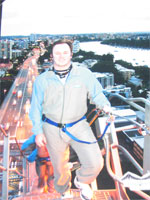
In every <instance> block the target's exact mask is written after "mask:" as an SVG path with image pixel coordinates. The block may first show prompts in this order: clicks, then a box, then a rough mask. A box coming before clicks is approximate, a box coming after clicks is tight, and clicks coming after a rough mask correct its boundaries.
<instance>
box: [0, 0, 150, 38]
mask: <svg viewBox="0 0 150 200" xmlns="http://www.w3.org/2000/svg"><path fill="white" fill-rule="evenodd" d="M106 32H109V33H114V32H150V0H5V1H4V3H3V12H2V33H1V35H2V36H8V35H10V36H11V35H30V34H76V33H78V34H80V33H106Z"/></svg>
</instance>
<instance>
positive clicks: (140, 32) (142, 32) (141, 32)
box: [1, 31, 150, 38]
mask: <svg viewBox="0 0 150 200" xmlns="http://www.w3.org/2000/svg"><path fill="white" fill-rule="evenodd" d="M149 33H150V31H137V32H102V33H68V34H50V33H43V34H41V33H30V34H29V35H24V34H23V35H2V36H1V38H2V37H23V36H25V37H29V36H30V35H32V34H33V35H51V36H56V35H88V34H89V35H90V34H92V35H94V34H95V35H97V34H99V35H101V34H149Z"/></svg>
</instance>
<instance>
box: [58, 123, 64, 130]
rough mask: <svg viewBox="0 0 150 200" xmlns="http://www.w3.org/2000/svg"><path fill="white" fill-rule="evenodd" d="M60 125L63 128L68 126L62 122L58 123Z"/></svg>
mask: <svg viewBox="0 0 150 200" xmlns="http://www.w3.org/2000/svg"><path fill="white" fill-rule="evenodd" d="M58 127H59V128H62V129H63V128H65V127H66V124H61V123H58Z"/></svg>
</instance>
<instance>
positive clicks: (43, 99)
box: [30, 39, 110, 200]
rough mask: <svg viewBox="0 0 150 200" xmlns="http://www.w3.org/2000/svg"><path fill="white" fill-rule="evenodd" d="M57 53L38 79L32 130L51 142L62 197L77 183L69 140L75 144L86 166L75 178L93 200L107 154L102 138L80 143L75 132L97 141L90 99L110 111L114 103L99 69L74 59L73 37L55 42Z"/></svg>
mask: <svg viewBox="0 0 150 200" xmlns="http://www.w3.org/2000/svg"><path fill="white" fill-rule="evenodd" d="M52 58H53V69H52V70H51V71H47V72H44V73H42V74H41V75H39V76H38V77H37V79H36V80H35V82H34V87H33V94H32V102H31V110H30V119H31V120H32V123H33V129H32V131H33V133H34V134H36V139H35V141H36V144H37V145H38V146H39V147H40V146H43V145H45V144H47V149H48V151H49V153H50V155H51V160H52V164H53V167H54V185H55V189H56V190H57V191H58V192H59V193H60V194H61V197H62V199H64V198H68V196H67V195H68V192H69V189H70V187H71V184H70V182H71V173H70V171H69V168H68V166H67V163H68V160H69V150H68V149H69V145H70V146H71V147H72V148H73V149H74V151H75V152H76V154H77V156H78V158H79V161H80V164H81V168H80V169H78V170H76V177H75V180H74V183H75V185H76V187H77V188H79V189H80V191H81V192H80V196H81V198H82V199H86V200H89V199H92V196H93V192H92V190H91V188H90V186H89V184H90V183H91V182H92V181H94V179H95V178H96V177H97V175H98V174H99V173H100V171H101V169H102V168H103V157H102V155H101V151H100V149H99V145H98V144H97V143H93V144H86V143H80V142H77V141H76V140H74V139H72V137H75V138H77V139H79V140H83V141H88V142H92V141H95V140H96V139H95V137H94V134H93V132H92V130H91V128H90V126H89V124H88V122H87V121H86V119H85V117H84V115H85V114H86V112H87V109H88V106H87V100H89V101H90V103H92V104H94V105H96V107H97V108H98V109H103V110H104V111H109V108H110V103H109V102H108V100H107V99H106V97H105V96H104V94H103V89H102V87H101V85H100V83H99V82H98V81H97V79H96V78H95V77H94V75H93V73H92V72H91V71H90V70H88V69H87V68H84V67H78V66H76V65H75V64H74V63H72V62H71V58H72V43H71V42H70V41H68V40H65V39H63V40H59V41H56V42H54V43H53V45H52ZM66 127H67V128H66ZM68 133H69V134H71V135H72V136H71V137H70V136H68V135H67V134H68Z"/></svg>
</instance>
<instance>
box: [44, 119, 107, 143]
mask: <svg viewBox="0 0 150 200" xmlns="http://www.w3.org/2000/svg"><path fill="white" fill-rule="evenodd" d="M83 119H86V117H85V116H83V117H82V118H81V119H79V120H77V121H75V122H72V123H68V124H61V123H56V122H54V121H52V120H50V119H48V118H47V117H46V116H45V115H43V116H42V120H43V121H44V122H47V123H49V124H51V125H53V126H56V127H59V128H61V129H62V131H63V132H64V133H66V134H67V135H68V136H69V137H70V138H71V139H73V140H75V141H76V142H80V143H84V144H94V143H96V142H98V141H99V140H101V139H102V138H103V136H104V135H105V133H106V131H107V129H108V127H109V125H110V122H108V123H107V124H106V126H105V129H104V132H103V134H102V135H101V137H99V138H98V139H97V140H96V141H93V142H88V141H84V140H80V139H78V138H77V137H75V136H74V135H72V134H71V133H70V132H69V131H68V130H67V128H70V127H72V126H73V125H75V124H76V123H78V122H80V121H81V120H83Z"/></svg>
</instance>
